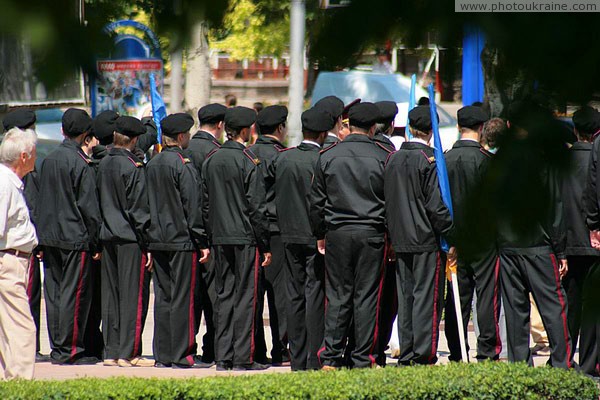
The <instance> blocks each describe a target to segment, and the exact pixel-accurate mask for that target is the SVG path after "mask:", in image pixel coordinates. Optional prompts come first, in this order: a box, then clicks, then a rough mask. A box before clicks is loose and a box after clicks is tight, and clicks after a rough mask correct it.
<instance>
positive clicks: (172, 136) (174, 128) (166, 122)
mask: <svg viewBox="0 0 600 400" xmlns="http://www.w3.org/2000/svg"><path fill="white" fill-rule="evenodd" d="M192 126H194V118H192V116H191V115H189V114H186V113H176V114H171V115H168V116H167V117H165V118H164V119H163V120H162V121H160V127H161V130H162V134H163V139H164V142H165V145H166V146H179V147H181V148H182V149H186V148H187V147H188V145H189V143H190V129H192Z"/></svg>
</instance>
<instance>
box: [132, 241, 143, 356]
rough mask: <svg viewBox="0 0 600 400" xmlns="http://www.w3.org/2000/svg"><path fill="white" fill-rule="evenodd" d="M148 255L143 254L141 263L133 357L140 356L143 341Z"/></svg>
mask: <svg viewBox="0 0 600 400" xmlns="http://www.w3.org/2000/svg"><path fill="white" fill-rule="evenodd" d="M146 261H147V258H146V253H144V252H142V262H141V263H140V283H139V285H138V301H137V314H136V316H135V339H134V340H135V341H134V342H133V354H132V355H131V356H132V357H137V356H139V354H138V351H139V350H140V344H141V341H142V314H143V311H144V302H143V297H144V280H145V279H144V278H145V274H146Z"/></svg>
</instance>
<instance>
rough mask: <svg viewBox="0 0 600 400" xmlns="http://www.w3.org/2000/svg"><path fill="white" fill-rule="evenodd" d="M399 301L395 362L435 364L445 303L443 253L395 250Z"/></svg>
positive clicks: (444, 263) (401, 363)
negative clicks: (398, 332) (398, 349)
mask: <svg viewBox="0 0 600 400" xmlns="http://www.w3.org/2000/svg"><path fill="white" fill-rule="evenodd" d="M397 258H398V275H399V280H400V287H399V290H400V293H401V295H402V301H401V302H400V307H399V308H398V318H399V320H398V325H399V326H400V327H399V329H400V358H399V359H398V364H400V365H410V364H435V363H436V362H437V347H438V342H439V326H440V319H441V316H442V307H443V305H444V280H445V275H446V273H445V265H446V257H445V254H444V253H441V252H437V251H433V252H422V253H397Z"/></svg>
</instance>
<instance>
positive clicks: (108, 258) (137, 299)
mask: <svg viewBox="0 0 600 400" xmlns="http://www.w3.org/2000/svg"><path fill="white" fill-rule="evenodd" d="M146 263H147V257H146V253H144V252H143V251H142V249H141V248H140V247H139V245H138V244H137V243H104V247H103V250H102V321H103V323H102V333H103V334H104V343H105V348H104V358H105V359H113V360H115V359H119V358H121V359H131V358H134V357H138V356H141V355H142V331H143V329H144V324H145V322H146V315H148V300H149V298H150V272H149V271H148V269H147V267H146Z"/></svg>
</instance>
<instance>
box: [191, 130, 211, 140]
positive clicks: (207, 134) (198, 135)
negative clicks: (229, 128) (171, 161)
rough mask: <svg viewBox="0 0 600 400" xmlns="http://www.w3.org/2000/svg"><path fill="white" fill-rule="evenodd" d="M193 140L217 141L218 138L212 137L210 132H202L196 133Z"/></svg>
mask: <svg viewBox="0 0 600 400" xmlns="http://www.w3.org/2000/svg"><path fill="white" fill-rule="evenodd" d="M193 139H205V140H217V138H215V137H214V136H213V135H211V133H210V132H206V131H202V130H200V131H198V132H196V134H195V135H194V136H192V140H193Z"/></svg>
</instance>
